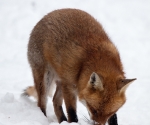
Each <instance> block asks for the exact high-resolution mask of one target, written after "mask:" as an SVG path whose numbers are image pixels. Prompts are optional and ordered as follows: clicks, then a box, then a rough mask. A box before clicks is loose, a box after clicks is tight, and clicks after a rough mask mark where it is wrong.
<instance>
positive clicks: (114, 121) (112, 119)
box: [108, 114, 118, 125]
mask: <svg viewBox="0 0 150 125" xmlns="http://www.w3.org/2000/svg"><path fill="white" fill-rule="evenodd" d="M108 123H109V125H118V122H117V114H114V115H113V116H111V117H110V118H109V120H108Z"/></svg>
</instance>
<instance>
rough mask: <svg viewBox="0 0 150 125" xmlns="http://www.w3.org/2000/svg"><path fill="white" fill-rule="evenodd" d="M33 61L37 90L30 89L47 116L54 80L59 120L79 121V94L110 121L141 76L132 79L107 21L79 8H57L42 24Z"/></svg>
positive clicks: (33, 41) (95, 114) (33, 39)
mask: <svg viewBox="0 0 150 125" xmlns="http://www.w3.org/2000/svg"><path fill="white" fill-rule="evenodd" d="M28 60H29V63H30V66H31V69H32V73H33V78H34V87H35V88H34V87H29V88H28V89H26V92H25V93H26V94H28V95H34V96H35V97H37V100H38V106H39V107H40V108H41V110H42V112H43V113H44V115H45V116H46V102H47V95H48V94H49V90H50V89H51V85H52V82H53V81H54V82H55V83H56V91H55V94H54V97H53V106H54V111H55V114H56V116H57V119H58V122H59V123H60V122H62V121H68V122H78V117H77V114H76V101H77V97H78V98H79V100H80V101H81V102H82V103H83V104H84V105H85V106H86V108H87V110H88V112H89V115H90V118H91V119H92V120H93V121H95V123H99V124H100V125H104V124H105V123H106V122H107V120H108V119H109V118H110V117H111V116H112V115H113V114H115V113H116V111H117V110H118V109H119V108H120V107H121V106H122V105H123V104H124V103H125V101H126V97H125V91H126V88H127V87H128V85H129V84H130V83H131V82H132V81H134V80H135V79H126V77H125V73H124V71H123V66H122V63H121V60H120V56H119V52H118V50H117V48H116V47H115V45H114V44H113V43H112V42H111V40H110V39H109V37H108V36H107V34H106V33H105V31H104V30H103V27H102V26H101V24H100V23H99V22H97V21H96V20H95V19H94V18H93V17H92V16H91V15H89V14H88V13H86V12H84V11H82V10H78V9H59V10H55V11H53V12H51V13H49V14H47V15H46V16H44V17H43V18H42V19H41V20H40V21H39V22H38V23H37V25H36V26H35V27H34V29H33V31H32V33H31V36H30V40H29V44H28ZM34 89H35V90H34ZM36 92H37V93H36ZM63 99H64V102H65V106H66V110H67V114H68V118H67V117H66V116H65V114H64V112H63V109H62V102H63Z"/></svg>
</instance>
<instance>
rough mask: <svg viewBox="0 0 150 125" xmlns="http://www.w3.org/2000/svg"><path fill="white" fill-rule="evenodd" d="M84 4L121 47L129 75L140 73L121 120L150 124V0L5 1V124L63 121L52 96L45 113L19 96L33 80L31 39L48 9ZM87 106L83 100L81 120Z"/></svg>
mask: <svg viewBox="0 0 150 125" xmlns="http://www.w3.org/2000/svg"><path fill="white" fill-rule="evenodd" d="M60 8H79V9H82V10H85V11H87V12H88V13H90V14H91V15H93V16H94V17H95V18H96V19H97V20H98V21H99V22H101V24H102V25H103V27H104V29H105V31H106V32H107V33H108V35H109V37H110V38H111V39H112V41H113V42H114V44H115V45H116V46H117V48H118V50H119V51H120V55H121V59H122V62H123V64H124V70H125V72H126V76H127V77H128V78H134V77H135V78H137V80H136V81H135V82H133V83H132V84H131V85H130V86H129V88H128V90H127V92H126V95H127V102H126V104H125V105H124V106H123V107H122V108H121V109H120V110H119V111H118V112H117V114H118V122H119V125H150V119H149V118H150V94H149V88H150V59H149V55H150V16H149V14H148V13H149V12H150V0H144V1H143V0H115V1H112V0H95V1H93V0H88V1H87V0H82V1H81V0H63V1H62V0H51V1H48V0H20V1H19V0H11V1H10V0H0V125H59V124H58V122H57V119H56V116H55V114H54V110H53V104H52V98H49V101H48V104H47V113H48V117H45V116H44V115H43V113H42V112H41V111H40V109H39V107H37V105H36V101H35V100H34V99H32V98H31V99H30V98H27V97H20V94H21V93H22V91H23V89H25V88H26V87H27V86H29V85H33V79H32V74H31V70H30V67H29V64H28V61H27V56H26V52H27V43H28V39H29V36H30V33H31V30H32V28H33V27H34V25H35V24H36V23H37V22H38V21H39V20H40V19H41V18H42V17H43V16H44V15H45V14H47V13H48V12H50V11H52V10H55V9H60ZM83 115H86V116H87V117H88V114H87V110H86V108H85V107H84V106H83V105H82V104H81V103H80V102H78V117H79V123H67V122H62V123H61V125H79V124H80V125H86V124H87V123H86V122H85V121H84V119H83Z"/></svg>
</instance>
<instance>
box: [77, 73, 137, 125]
mask: <svg viewBox="0 0 150 125" xmlns="http://www.w3.org/2000/svg"><path fill="white" fill-rule="evenodd" d="M134 80H135V79H125V78H124V77H120V76H118V77H117V78H113V79H110V78H103V77H102V76H101V75H98V74H97V73H92V74H91V76H90V78H89V81H88V84H87V86H86V87H85V89H84V90H83V91H82V93H81V96H79V99H80V101H81V102H82V103H83V104H84V105H85V106H86V108H87V109H88V112H89V115H90V118H91V119H92V120H93V121H94V122H95V123H99V124H100V125H104V124H105V123H106V121H107V120H108V118H110V117H111V116H112V115H113V114H114V113H115V112H116V111H117V110H118V109H119V108H120V107H121V106H122V105H123V104H124V103H125V101H126V98H125V91H126V88H127V87H128V85H129V84H130V83H131V82H132V81H134Z"/></svg>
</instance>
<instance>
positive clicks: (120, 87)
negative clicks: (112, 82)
mask: <svg viewBox="0 0 150 125" xmlns="http://www.w3.org/2000/svg"><path fill="white" fill-rule="evenodd" d="M134 80H136V78H134V79H121V80H119V82H118V84H117V89H118V90H119V91H120V93H122V92H125V91H126V89H127V87H128V86H129V85H130V83H131V82H133V81H134Z"/></svg>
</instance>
